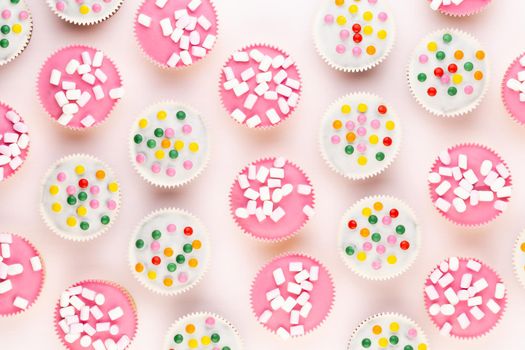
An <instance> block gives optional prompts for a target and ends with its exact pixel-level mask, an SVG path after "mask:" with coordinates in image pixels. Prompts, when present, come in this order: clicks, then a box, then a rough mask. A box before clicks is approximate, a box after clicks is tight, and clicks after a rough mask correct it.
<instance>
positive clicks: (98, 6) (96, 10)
mask: <svg viewBox="0 0 525 350" xmlns="http://www.w3.org/2000/svg"><path fill="white" fill-rule="evenodd" d="M92 9H93V12H100V11H101V10H102V6H100V4H94V5H93V6H92Z"/></svg>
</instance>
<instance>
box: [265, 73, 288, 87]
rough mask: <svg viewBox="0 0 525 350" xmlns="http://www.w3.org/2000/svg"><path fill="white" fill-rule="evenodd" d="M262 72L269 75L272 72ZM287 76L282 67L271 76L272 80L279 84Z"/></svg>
mask: <svg viewBox="0 0 525 350" xmlns="http://www.w3.org/2000/svg"><path fill="white" fill-rule="evenodd" d="M262 74H270V76H271V74H272V73H270V72H268V73H262ZM287 77H288V73H286V71H285V70H284V69H281V70H280V71H279V72H277V74H275V76H274V77H273V81H274V83H276V84H281V83H282V82H283V81H284V80H285V79H286V78H287Z"/></svg>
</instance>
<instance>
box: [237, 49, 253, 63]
mask: <svg viewBox="0 0 525 350" xmlns="http://www.w3.org/2000/svg"><path fill="white" fill-rule="evenodd" d="M233 60H234V61H235V62H249V61H250V56H248V53H247V52H244V51H237V52H234V53H233Z"/></svg>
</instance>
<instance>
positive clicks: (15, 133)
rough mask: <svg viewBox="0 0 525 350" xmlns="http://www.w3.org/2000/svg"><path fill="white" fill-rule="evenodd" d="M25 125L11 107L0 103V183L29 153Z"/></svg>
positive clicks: (18, 166)
mask: <svg viewBox="0 0 525 350" xmlns="http://www.w3.org/2000/svg"><path fill="white" fill-rule="evenodd" d="M29 141H30V139H29V135H28V128H27V125H26V124H25V123H24V121H23V120H22V118H21V117H20V115H18V113H17V112H16V111H14V110H13V109H12V108H11V107H9V106H8V105H6V104H3V103H2V102H0V183H1V182H2V181H4V180H5V179H7V178H9V177H10V176H12V175H14V173H15V172H16V171H17V170H18V169H19V168H20V166H21V165H22V164H23V163H24V161H25V160H26V158H27V154H28V152H29Z"/></svg>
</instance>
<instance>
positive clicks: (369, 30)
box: [363, 26, 374, 35]
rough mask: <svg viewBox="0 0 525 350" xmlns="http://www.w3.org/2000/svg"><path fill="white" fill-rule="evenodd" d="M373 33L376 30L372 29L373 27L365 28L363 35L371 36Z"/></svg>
mask: <svg viewBox="0 0 525 350" xmlns="http://www.w3.org/2000/svg"><path fill="white" fill-rule="evenodd" d="M373 32H374V28H372V27H371V26H365V27H364V28H363V33H364V34H365V35H371V34H372V33H373Z"/></svg>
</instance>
